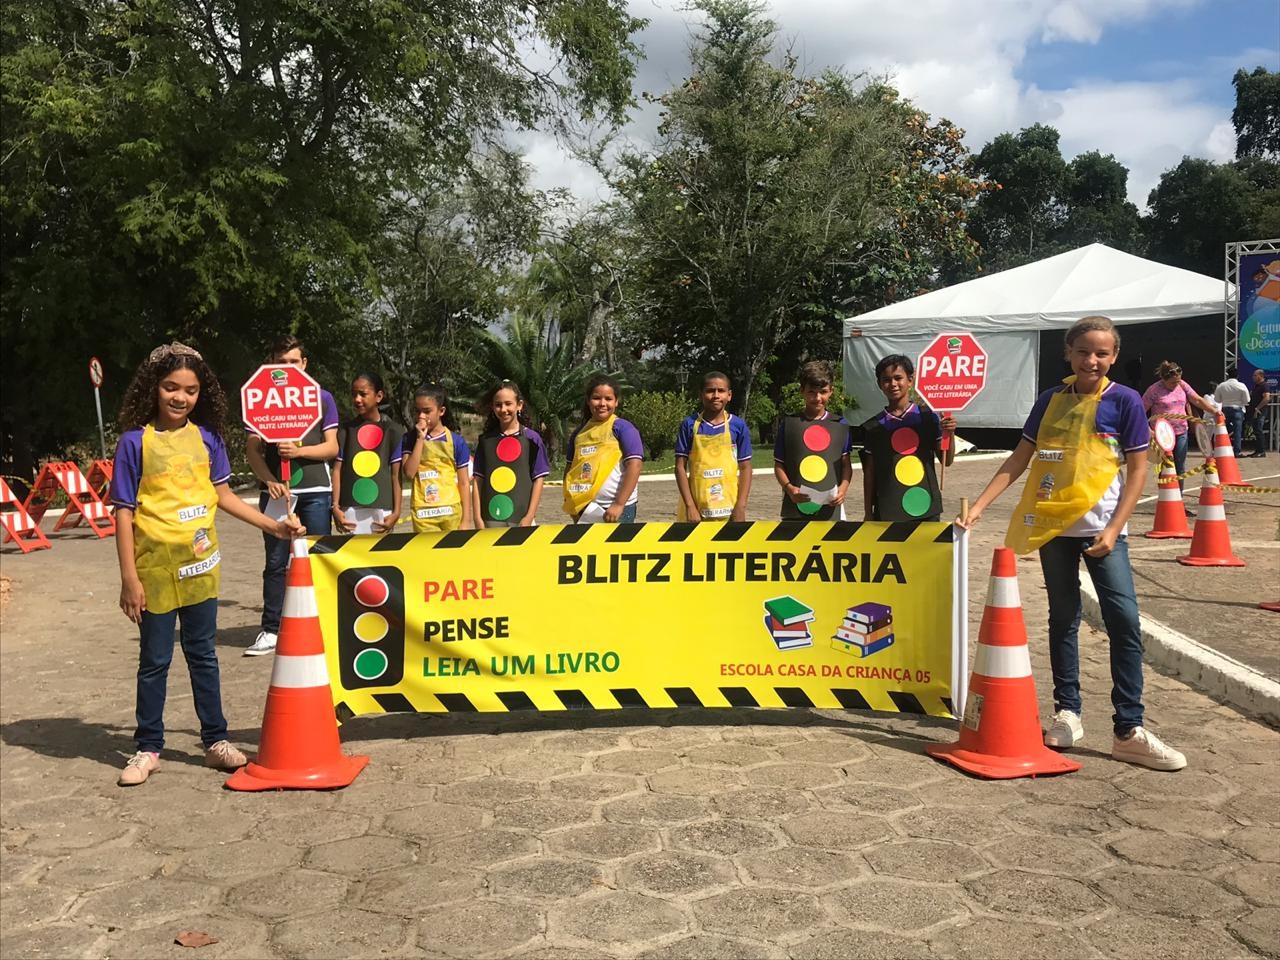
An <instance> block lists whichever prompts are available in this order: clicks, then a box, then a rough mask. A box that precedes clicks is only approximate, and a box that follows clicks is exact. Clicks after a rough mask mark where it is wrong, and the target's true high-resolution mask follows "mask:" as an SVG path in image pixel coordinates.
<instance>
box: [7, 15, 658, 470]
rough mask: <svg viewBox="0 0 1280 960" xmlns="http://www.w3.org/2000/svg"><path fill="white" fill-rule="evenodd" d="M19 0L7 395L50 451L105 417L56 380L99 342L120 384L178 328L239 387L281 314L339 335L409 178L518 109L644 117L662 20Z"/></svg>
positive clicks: (524, 119)
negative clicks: (647, 28) (648, 52)
mask: <svg viewBox="0 0 1280 960" xmlns="http://www.w3.org/2000/svg"><path fill="white" fill-rule="evenodd" d="M0 18H2V19H0V91H2V93H0V127H2V128H3V132H2V136H3V144H2V145H0V158H3V163H2V164H0V173H2V177H0V221H3V225H2V226H0V255H2V256H3V260H4V264H5V269H4V275H3V281H2V282H0V334H2V335H3V339H4V342H5V350H4V358H3V361H0V367H2V370H3V388H2V389H3V395H2V399H0V410H2V412H3V421H4V427H5V430H6V431H9V432H11V433H12V434H13V435H14V446H15V447H17V448H23V449H24V450H25V451H26V452H27V453H28V454H29V453H30V451H31V450H32V448H34V449H35V450H37V451H44V450H47V449H50V448H51V447H54V446H56V445H58V444H60V443H63V442H65V441H66V440H67V439H69V438H70V437H72V436H74V435H75V434H77V433H78V432H81V431H80V430H79V429H78V428H77V426H76V424H77V423H84V424H85V426H86V427H87V426H88V422H87V418H85V417H83V416H79V415H78V413H77V412H78V410H79V409H81V408H82V407H83V404H84V395H83V393H82V392H77V391H74V390H71V389H57V390H51V389H48V385H49V384H51V383H52V384H57V385H59V386H60V387H61V386H62V385H64V384H67V385H69V384H72V383H76V382H80V381H81V380H82V374H81V370H82V367H83V364H84V362H85V359H86V358H87V356H88V355H89V354H90V353H98V354H99V355H100V356H102V358H103V360H104V361H105V362H106V365H107V370H108V377H109V380H108V383H109V384H110V385H111V386H112V387H113V388H114V389H115V390H120V389H121V388H122V386H123V383H122V381H123V380H124V379H125V377H126V375H127V372H128V371H129V369H130V368H131V367H132V366H133V364H134V362H135V360H136V358H138V357H139V356H140V355H142V354H143V353H144V352H145V351H146V349H148V348H149V347H150V346H151V345H153V344H154V342H155V341H156V340H158V339H160V338H163V337H167V336H170V335H178V336H182V337H185V338H188V339H193V340H195V341H197V342H198V343H199V344H200V345H201V346H202V348H203V349H204V350H205V352H206V353H207V354H208V355H209V356H210V358H211V360H212V361H213V362H214V364H215V367H216V368H217V369H220V370H221V371H222V372H223V375H224V376H225V377H226V378H227V379H228V380H229V381H232V382H235V380H236V378H237V377H239V376H240V375H241V373H243V372H245V370H247V368H248V367H249V366H251V365H252V364H253V363H254V362H256V361H257V360H258V359H259V358H260V349H261V347H260V344H261V343H262V341H263V340H264V339H266V337H267V336H269V335H270V334H271V333H273V332H277V331H281V330H286V329H297V330H300V331H301V332H303V333H307V334H310V335H311V336H310V339H311V340H312V341H313V342H315V343H317V345H318V346H322V345H323V344H324V342H325V341H326V340H328V339H329V337H327V336H325V335H326V334H331V332H332V329H333V328H334V325H335V324H338V325H341V323H342V321H346V320H350V319H352V318H354V317H357V316H359V315H360V314H361V313H362V312H363V311H364V310H365V309H366V307H367V305H368V303H369V301H370V292H371V290H373V289H375V288H376V278H375V272H376V271H377V270H378V269H379V268H380V265H379V264H378V263H377V258H378V256H379V255H380V252H379V250H378V249H377V248H378V245H379V244H380V243H381V241H382V239H383V235H384V230H385V229H386V226H387V218H388V216H389V211H390V212H392V213H394V211H395V210H396V208H397V206H398V205H399V204H400V203H401V202H402V200H403V197H405V196H413V195H418V194H419V192H420V190H421V188H424V187H426V186H429V185H434V184H439V183H442V182H448V181H449V177H450V175H451V174H452V173H453V172H455V171H457V170H459V169H461V168H464V167H465V166H466V164H467V163H468V162H469V158H470V157H471V156H472V155H473V152H474V151H475V149H476V146H477V144H484V143H486V142H490V143H491V142H494V141H495V140H496V139H497V138H499V137H500V135H501V132H502V131H503V130H504V129H505V128H509V127H531V126H534V125H549V126H552V127H565V126H568V125H570V124H571V123H572V121H573V119H574V117H575V116H584V117H588V118H599V119H603V120H605V121H607V122H617V121H619V120H620V119H621V118H622V117H623V115H624V112H625V109H626V107H627V105H628V104H629V102H630V99H631V92H630V84H631V77H632V73H633V70H634V61H635V58H636V56H637V50H636V48H635V47H634V45H633V44H632V43H631V40H630V35H631V33H632V32H633V31H634V30H635V29H636V28H637V27H638V26H639V25H640V23H641V22H640V21H638V20H636V19H634V18H633V17H631V16H630V15H629V14H628V13H627V11H626V4H625V3H624V0H516V2H511V0H433V2H430V3H428V2H425V0H351V2H347V3H341V4H331V3H326V2H319V0H300V2H298V3H290V4H280V3H278V2H276V0H235V2H232V0H199V2H197V0H138V2H135V3H107V2H103V0H67V2H62V3H56V4H48V3H43V2H40V0H11V2H9V3H6V4H4V6H3V8H2V10H0ZM534 44H536V45H539V46H540V47H541V48H543V49H545V50H547V51H548V52H549V53H550V54H551V55H550V56H549V57H546V58H544V59H543V60H540V61H539V63H546V64H547V66H546V67H545V68H544V67H542V66H539V65H535V64H533V63H532V62H531V61H530V59H529V58H528V57H527V55H526V53H527V48H528V47H529V46H530V45H534ZM344 329H345V328H344ZM350 347H351V345H350V344H345V345H342V344H335V345H334V346H333V348H332V349H333V350H334V351H340V350H342V349H346V348H350ZM36 395H43V397H44V399H43V400H42V402H41V403H40V404H39V405H38V406H33V405H32V404H31V402H30V398H31V397H33V396H36ZM115 396H118V393H117V394H109V395H108V405H109V406H110V403H111V400H112V399H114V397H115Z"/></svg>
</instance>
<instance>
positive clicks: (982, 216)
mask: <svg viewBox="0 0 1280 960" xmlns="http://www.w3.org/2000/svg"><path fill="white" fill-rule="evenodd" d="M974 166H975V168H976V169H977V171H978V172H979V173H981V175H982V176H983V177H984V178H985V184H986V185H987V187H988V188H989V189H987V190H986V191H984V192H983V193H982V194H981V195H980V197H979V199H978V201H977V204H976V207H975V209H974V211H973V215H972V216H971V217H970V221H969V224H970V232H971V234H972V236H973V239H974V240H975V241H977V243H978V244H979V246H980V247H981V248H982V258H981V262H982V269H983V270H985V271H993V270H1004V269H1006V268H1008V267H1014V266H1019V265H1021V264H1024V263H1031V262H1033V261H1035V260H1041V259H1043V258H1045V257H1049V256H1053V255H1054V254H1058V253H1063V252H1065V251H1067V250H1073V249H1075V248H1076V247H1081V246H1085V245H1087V244H1090V243H1105V244H1107V245H1108V246H1111V247H1115V248H1116V249H1118V250H1125V251H1127V252H1131V253H1137V252H1140V251H1141V250H1142V248H1143V242H1144V236H1143V232H1142V223H1141V219H1140V218H1139V215H1138V209H1137V207H1135V206H1134V205H1133V204H1132V203H1130V202H1129V200H1128V198H1127V184H1128V180H1129V171H1128V169H1127V168H1126V167H1125V166H1124V165H1123V164H1121V163H1120V162H1119V161H1118V160H1117V159H1116V158H1115V157H1114V156H1112V155H1110V154H1106V155H1103V154H1102V153H1099V152H1098V151H1096V150H1091V151H1088V152H1086V153H1082V154H1079V155H1078V156H1076V157H1075V158H1074V159H1073V160H1071V161H1070V162H1067V161H1066V160H1065V159H1063V156H1062V152H1061V148H1060V146H1059V134H1058V131H1057V130H1056V129H1054V128H1053V127H1051V126H1047V125H1045V124H1040V123H1037V124H1034V125H1032V126H1030V127H1026V128H1024V129H1023V130H1021V131H1019V132H1018V133H1016V134H1014V133H1002V134H1000V135H999V136H998V137H996V138H995V139H994V140H992V141H991V142H990V143H988V144H987V145H986V146H985V147H983V148H982V150H981V151H979V152H978V153H977V154H975V155H974ZM974 273H975V271H974V270H973V269H972V268H971V267H969V268H966V266H965V265H962V268H961V269H959V270H952V271H950V272H949V275H950V279H953V280H960V279H967V278H968V277H971V276H973V275H974Z"/></svg>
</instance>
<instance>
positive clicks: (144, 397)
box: [119, 341, 227, 441]
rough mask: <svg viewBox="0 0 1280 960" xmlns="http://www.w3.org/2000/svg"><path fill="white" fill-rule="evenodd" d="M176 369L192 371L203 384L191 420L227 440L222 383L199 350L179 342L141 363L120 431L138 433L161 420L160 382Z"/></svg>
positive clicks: (127, 397) (127, 392)
mask: <svg viewBox="0 0 1280 960" xmlns="http://www.w3.org/2000/svg"><path fill="white" fill-rule="evenodd" d="M175 370H190V371H191V372H192V373H194V374H195V375H196V379H197V380H198V381H200V396H199V397H198V398H197V400H196V405H195V408H194V409H193V410H192V411H191V416H190V417H189V419H190V420H192V421H193V422H194V423H196V424H199V425H200V426H202V427H204V428H205V429H206V430H208V431H210V432H211V433H214V434H216V435H217V436H218V438H219V439H223V440H224V441H225V438H224V433H225V430H226V424H227V396H226V394H225V393H223V392H222V384H220V383H219V382H218V378H217V377H216V376H214V373H213V371H212V370H211V369H210V368H209V365H208V364H207V363H205V361H204V357H202V356H200V353H199V351H197V350H194V349H192V348H191V347H188V346H187V345H186V344H185V343H178V342H176V341H175V342H173V343H168V344H165V345H164V346H161V347H156V348H155V349H154V350H152V351H151V353H150V355H149V356H148V357H147V359H145V360H143V361H142V363H140V364H138V369H137V371H136V372H135V373H134V375H133V380H132V381H131V382H130V384H129V387H128V389H127V390H125V392H124V401H123V402H122V403H121V404H120V417H119V423H120V429H121V430H136V429H138V428H139V427H145V426H146V425H147V424H148V423H150V422H151V421H152V420H154V419H155V418H156V417H157V415H158V414H159V412H160V409H159V408H160V395H159V386H160V383H161V381H162V380H164V378H165V377H167V376H168V375H169V374H171V373H173V371H175Z"/></svg>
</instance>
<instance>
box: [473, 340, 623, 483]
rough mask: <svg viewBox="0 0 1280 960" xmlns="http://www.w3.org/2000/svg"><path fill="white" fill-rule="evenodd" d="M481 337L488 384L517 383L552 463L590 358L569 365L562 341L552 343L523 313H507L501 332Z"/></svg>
mask: <svg viewBox="0 0 1280 960" xmlns="http://www.w3.org/2000/svg"><path fill="white" fill-rule="evenodd" d="M485 340H486V344H485V357H484V360H485V365H486V367H487V368H488V379H489V382H491V383H493V382H497V381H499V380H511V381H513V382H514V383H515V384H516V385H517V386H519V387H520V392H521V393H522V394H524V403H525V409H526V410H527V411H528V413H529V419H530V420H531V421H532V423H533V424H534V426H535V427H537V428H538V429H539V431H540V432H541V433H542V436H543V439H544V440H546V443H547V455H548V456H549V457H551V459H552V460H553V461H554V460H555V459H557V458H558V457H559V454H560V451H561V450H563V449H564V440H565V437H566V435H567V433H568V429H569V424H570V423H571V422H572V420H574V419H575V418H576V413H577V411H578V409H579V408H580V407H581V406H582V390H583V386H584V384H585V383H586V381H587V380H588V379H589V378H590V377H591V376H592V375H593V374H595V373H597V372H599V368H598V367H597V366H596V365H595V364H593V363H590V362H586V363H575V362H574V358H573V345H572V344H571V343H570V342H569V340H568V339H563V340H559V341H557V342H555V343H553V342H552V338H551V337H550V336H549V334H548V331H547V330H545V329H544V328H543V327H542V326H541V325H540V324H538V323H537V322H536V321H534V320H532V319H530V318H528V317H522V316H516V317H513V318H512V319H511V320H510V321H509V322H508V323H507V326H506V330H505V336H495V335H494V334H493V333H491V332H488V331H486V332H485Z"/></svg>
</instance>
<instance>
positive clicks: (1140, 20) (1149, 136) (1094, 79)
mask: <svg viewBox="0 0 1280 960" xmlns="http://www.w3.org/2000/svg"><path fill="white" fill-rule="evenodd" d="M629 6H630V9H631V11H632V13H633V14H635V15H636V16H640V17H646V18H648V19H649V21H650V22H649V26H648V27H646V29H645V30H644V31H643V32H642V33H641V34H640V36H639V38H638V39H639V42H640V43H641V45H642V46H643V48H644V50H645V53H646V58H645V60H644V61H643V62H642V63H641V64H640V66H639V69H638V75H637V78H636V85H635V88H636V91H637V94H638V93H639V92H640V91H650V92H660V91H662V90H664V89H668V88H669V87H671V86H672V85H674V84H675V83H678V82H679V81H680V80H681V79H682V78H683V77H685V76H687V73H688V48H689V44H690V39H691V36H692V35H693V34H694V32H695V31H696V29H697V16H696V15H695V14H693V13H691V12H690V11H689V10H688V4H687V3H686V2H685V0H629ZM767 9H768V15H769V16H770V17H772V18H773V19H774V20H775V21H776V23H777V24H778V28H779V30H778V39H779V41H780V44H791V45H793V46H794V48H795V49H796V50H797V51H798V53H799V54H800V56H801V62H802V64H803V65H804V66H805V68H807V69H808V70H809V71H810V72H817V71H818V70H820V69H822V68H824V67H827V66H841V67H844V68H846V69H848V70H849V71H851V72H855V73H858V72H863V73H868V74H871V75H876V76H887V77H889V78H890V79H891V80H892V81H893V82H894V83H895V84H896V85H897V87H898V89H899V90H900V91H901V92H902V93H903V94H904V95H905V96H907V97H909V98H911V99H912V100H913V101H914V102H915V103H916V104H917V105H918V106H920V107H922V108H923V109H925V110H927V111H928V112H929V113H931V114H933V115H934V116H943V117H947V118H948V119H950V120H951V121H953V122H954V123H956V124H958V125H959V126H961V127H963V128H964V129H965V131H966V137H965V142H966V143H967V144H968V146H969V147H970V148H971V149H972V150H974V151H977V150H980V149H981V148H982V146H983V144H985V143H987V142H988V141H989V140H990V139H991V138H992V137H994V136H996V135H997V134H999V133H1003V132H1005V131H1017V130H1019V129H1021V128H1022V127H1025V126H1028V125H1030V124H1032V123H1037V122H1040V123H1048V124H1051V125H1053V126H1055V127H1056V128H1057V129H1058V131H1059V133H1060V134H1061V138H1062V139H1061V144H1062V150H1063V153H1064V155H1065V156H1067V158H1068V159H1069V158H1071V157H1073V156H1075V155H1076V154H1077V153H1082V152H1085V151H1088V150H1100V151H1102V152H1103V153H1112V154H1115V156H1116V157H1117V158H1118V159H1119V160H1120V161H1121V162H1122V163H1123V164H1125V166H1126V167H1128V168H1129V171H1130V176H1129V198H1130V199H1131V200H1133V201H1134V203H1136V204H1137V205H1138V206H1139V208H1142V207H1144V206H1145V204H1146V199H1147V195H1148V193H1149V192H1150V190H1151V188H1152V187H1154V186H1155V184H1156V183H1157V182H1158V180H1159V177H1160V174H1161V173H1162V172H1164V171H1165V170H1168V169H1170V168H1171V167H1173V166H1175V165H1176V164H1177V163H1178V162H1179V161H1180V160H1181V159H1182V157H1183V156H1186V155H1189V156H1198V157H1206V158H1208V159H1210V160H1214V161H1218V162H1222V161H1226V160H1230V159H1231V158H1232V156H1233V154H1234V149H1235V135H1234V131H1233V130H1232V127H1231V109H1232V106H1233V105H1234V92H1233V90H1232V87H1231V77H1232V75H1233V74H1234V73H1235V71H1236V70H1237V69H1239V68H1241V67H1243V68H1245V69H1248V70H1252V69H1253V68H1254V67H1255V66H1259V65H1262V66H1266V67H1267V68H1268V69H1271V70H1280V0H769V2H768V3H767ZM655 127H656V108H655V107H653V106H649V107H645V106H644V105H641V106H640V107H638V108H637V109H636V110H635V112H634V113H633V117H632V121H631V123H630V124H629V125H628V127H627V128H626V130H625V131H624V133H625V136H626V137H627V138H628V139H629V140H630V141H631V142H632V143H634V144H635V145H637V146H642V145H643V144H644V143H645V142H646V141H650V140H651V139H652V137H653V134H654V129H655ZM521 139H522V140H523V146H524V147H525V149H526V150H527V155H528V159H529V161H530V163H531V164H532V165H533V167H534V169H535V183H536V184H537V185H538V186H542V187H549V186H565V187H568V188H570V189H571V190H572V191H574V192H575V193H576V194H578V195H579V196H580V197H582V198H583V199H584V200H588V201H590V200H593V199H595V198H597V197H599V196H601V194H602V191H601V184H600V181H599V178H598V177H597V176H596V175H595V174H594V172H593V171H591V170H588V169H586V168H584V167H583V166H582V165H581V164H578V163H576V162H575V161H574V160H572V159H571V158H569V157H566V156H565V154H564V151H563V149H561V147H560V146H559V145H558V144H556V143H555V141H554V140H553V139H552V138H550V137H547V136H543V135H541V134H530V135H527V136H525V137H523V138H521Z"/></svg>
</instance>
